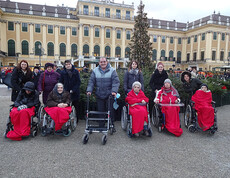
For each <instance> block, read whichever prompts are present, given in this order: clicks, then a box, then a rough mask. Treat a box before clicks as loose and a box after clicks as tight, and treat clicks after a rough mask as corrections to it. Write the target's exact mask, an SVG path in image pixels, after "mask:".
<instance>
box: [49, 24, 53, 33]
mask: <svg viewBox="0 0 230 178" xmlns="http://www.w3.org/2000/svg"><path fill="white" fill-rule="evenodd" d="M53 32H54V26H53V25H48V33H50V34H53Z"/></svg>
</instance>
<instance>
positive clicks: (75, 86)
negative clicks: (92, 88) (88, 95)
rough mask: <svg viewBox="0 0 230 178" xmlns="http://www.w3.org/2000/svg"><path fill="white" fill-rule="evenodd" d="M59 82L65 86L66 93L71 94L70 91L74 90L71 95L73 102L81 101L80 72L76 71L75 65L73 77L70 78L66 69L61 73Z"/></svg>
mask: <svg viewBox="0 0 230 178" xmlns="http://www.w3.org/2000/svg"><path fill="white" fill-rule="evenodd" d="M59 82H61V83H62V84H63V85H64V89H65V91H68V92H70V90H72V93H71V100H72V101H75V100H78V99H79V97H80V85H81V79H80V75H79V72H78V70H76V69H75V67H74V66H73V65H72V77H70V76H69V74H68V72H67V70H66V68H65V67H64V70H63V71H62V72H61V77H60V79H59Z"/></svg>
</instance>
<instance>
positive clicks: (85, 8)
mask: <svg viewBox="0 0 230 178" xmlns="http://www.w3.org/2000/svg"><path fill="white" fill-rule="evenodd" d="M83 14H84V15H89V6H87V5H84V7H83Z"/></svg>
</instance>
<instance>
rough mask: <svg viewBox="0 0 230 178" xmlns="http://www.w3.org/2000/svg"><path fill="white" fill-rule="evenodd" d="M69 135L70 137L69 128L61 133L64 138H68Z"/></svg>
mask: <svg viewBox="0 0 230 178" xmlns="http://www.w3.org/2000/svg"><path fill="white" fill-rule="evenodd" d="M70 135H71V129H70V128H68V129H66V130H65V131H64V132H63V136H64V137H68V136H70Z"/></svg>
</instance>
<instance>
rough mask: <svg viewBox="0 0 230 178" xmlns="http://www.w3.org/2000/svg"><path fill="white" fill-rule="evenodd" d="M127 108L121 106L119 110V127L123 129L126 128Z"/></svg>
mask: <svg viewBox="0 0 230 178" xmlns="http://www.w3.org/2000/svg"><path fill="white" fill-rule="evenodd" d="M127 114H128V113H127V108H126V106H123V108H122V111H121V128H122V129H123V130H126V129H127V119H128V118H127Z"/></svg>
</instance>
